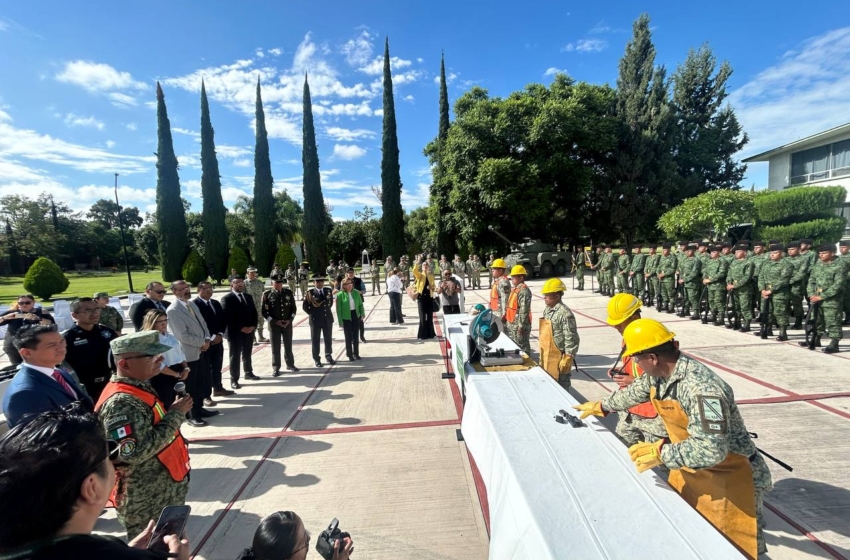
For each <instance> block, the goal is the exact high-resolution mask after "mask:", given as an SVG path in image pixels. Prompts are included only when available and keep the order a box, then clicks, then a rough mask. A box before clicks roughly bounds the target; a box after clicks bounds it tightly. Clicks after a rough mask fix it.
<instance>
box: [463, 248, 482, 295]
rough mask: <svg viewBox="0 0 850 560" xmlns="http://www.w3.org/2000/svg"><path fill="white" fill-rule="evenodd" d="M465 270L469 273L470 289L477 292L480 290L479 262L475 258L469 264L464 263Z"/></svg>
mask: <svg viewBox="0 0 850 560" xmlns="http://www.w3.org/2000/svg"><path fill="white" fill-rule="evenodd" d="M466 269H467V270H468V271H469V277H470V279H471V280H470V282H471V283H472V289H473V290H478V289H480V288H481V261H480V260H479V259H478V257H477V256H476V257H475V258H474V259H472V260H471V261H470V262H468V263H466Z"/></svg>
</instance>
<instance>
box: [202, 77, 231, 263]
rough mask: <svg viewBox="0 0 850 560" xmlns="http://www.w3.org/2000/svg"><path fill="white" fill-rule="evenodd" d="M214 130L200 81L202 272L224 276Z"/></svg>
mask: <svg viewBox="0 0 850 560" xmlns="http://www.w3.org/2000/svg"><path fill="white" fill-rule="evenodd" d="M214 137H215V131H214V130H213V126H212V122H210V105H209V103H208V102H207V90H206V87H205V86H204V82H203V80H201V196H202V197H203V201H204V206H203V214H202V215H201V224H202V229H203V235H204V257H205V258H204V260H205V263H206V267H205V271H209V270H210V269H212V270H213V277H214V278H227V275H228V270H227V251H228V248H229V247H230V243H229V240H228V236H227V227H226V226H225V224H224V216H225V215H226V213H227V211H226V210H225V208H224V201H223V200H222V198H221V176H220V175H219V171H218V158H217V157H216V155H215V138H214Z"/></svg>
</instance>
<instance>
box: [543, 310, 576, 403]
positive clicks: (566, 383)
mask: <svg viewBox="0 0 850 560" xmlns="http://www.w3.org/2000/svg"><path fill="white" fill-rule="evenodd" d="M543 318H544V319H548V320H549V322H551V323H552V339H553V340H554V342H555V346H557V347H558V350H560V351H561V352H563V353H564V354H569V355H570V356H572V357H573V358H575V355H576V353H577V352H578V345H579V342H580V340H579V336H578V328H577V327H576V318H575V316H574V315H573V312H572V311H570V308H569V307H567V306H566V304H565V303H564V302H558V303H557V304H555V306H554V307H549V306H548V305H547V306H546V309H545V310H544V311H543ZM571 375H572V372H569V371H567V372H564V373H561V374H559V375H558V384H559V385H560V386H561V387H563V388H564V389H569V388H570V377H571Z"/></svg>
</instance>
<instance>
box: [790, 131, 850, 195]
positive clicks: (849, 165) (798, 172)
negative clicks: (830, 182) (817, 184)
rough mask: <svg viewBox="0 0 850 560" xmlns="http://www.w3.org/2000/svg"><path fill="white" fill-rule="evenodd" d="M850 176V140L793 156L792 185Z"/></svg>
mask: <svg viewBox="0 0 850 560" xmlns="http://www.w3.org/2000/svg"><path fill="white" fill-rule="evenodd" d="M842 175H850V139H848V140H842V141H841V142H836V143H834V144H827V145H825V146H818V147H817V148H811V149H809V150H804V151H802V152H797V153H796V154H791V182H790V184H791V185H802V184H805V183H812V182H814V181H820V180H822V179H829V178H832V177H840V176H842Z"/></svg>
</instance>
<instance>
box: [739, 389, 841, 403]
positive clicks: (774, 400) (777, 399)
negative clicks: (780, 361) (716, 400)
mask: <svg viewBox="0 0 850 560" xmlns="http://www.w3.org/2000/svg"><path fill="white" fill-rule="evenodd" d="M840 397H850V391H845V392H842V393H814V394H810V395H796V396H790V395H789V396H787V397H762V398H758V399H743V400H736V401H735V402H737V403H738V404H778V403H789V402H801V401H819V400H823V399H834V398H840Z"/></svg>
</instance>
